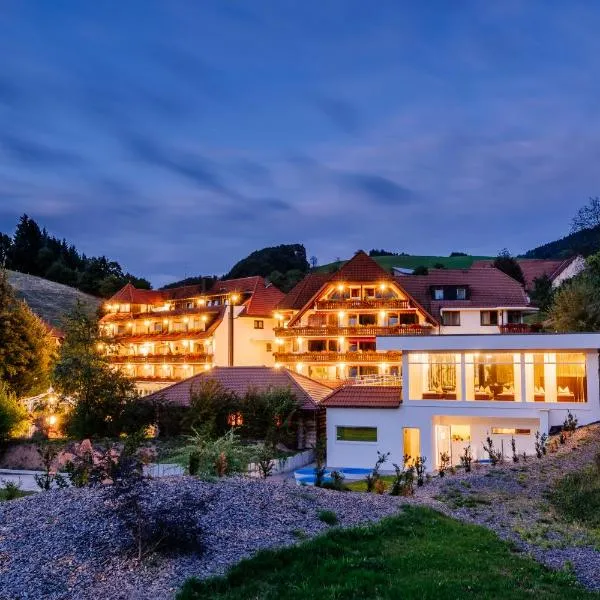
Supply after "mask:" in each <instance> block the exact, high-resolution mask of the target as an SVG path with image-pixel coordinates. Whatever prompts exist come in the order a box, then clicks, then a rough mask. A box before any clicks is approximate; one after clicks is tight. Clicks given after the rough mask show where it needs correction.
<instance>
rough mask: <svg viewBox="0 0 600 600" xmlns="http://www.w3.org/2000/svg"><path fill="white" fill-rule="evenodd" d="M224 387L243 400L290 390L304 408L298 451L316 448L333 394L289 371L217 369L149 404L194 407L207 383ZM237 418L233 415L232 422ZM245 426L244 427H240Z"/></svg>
mask: <svg viewBox="0 0 600 600" xmlns="http://www.w3.org/2000/svg"><path fill="white" fill-rule="evenodd" d="M208 379H210V380H212V381H216V382H218V383H220V384H221V386H222V387H223V388H224V389H226V390H227V391H229V392H232V393H234V394H236V395H237V396H238V397H243V396H244V395H245V394H246V393H247V392H249V391H255V392H264V391H267V390H269V389H273V388H289V389H290V390H291V391H292V392H293V393H294V395H295V396H296V398H297V400H298V403H299V404H300V411H299V415H298V417H297V419H296V425H297V427H298V435H297V447H298V448H300V449H302V448H314V446H315V443H316V433H317V427H318V426H319V422H320V423H323V422H324V419H323V418H319V417H324V414H323V409H322V408H321V406H320V403H321V401H322V400H323V399H324V398H325V397H327V396H328V395H329V394H330V393H331V388H330V387H328V386H326V385H323V384H322V383H319V382H318V381H314V380H312V379H309V378H308V377H305V376H304V375H300V374H299V373H293V372H291V371H288V370H286V369H275V368H273V367H215V368H213V369H211V370H210V371H207V372H204V373H200V374H198V375H194V376H193V377H190V378H188V379H186V380H185V381H180V382H178V383H175V384H173V385H170V386H169V387H166V388H164V389H162V390H160V391H158V392H155V393H153V394H151V395H150V396H148V400H160V401H162V402H166V403H167V404H169V405H171V406H177V407H187V406H190V401H191V398H192V396H193V394H194V392H195V390H197V389H198V388H199V386H200V384H201V382H202V381H203V380H208ZM233 420H235V415H232V421H233ZM238 425H241V423H238Z"/></svg>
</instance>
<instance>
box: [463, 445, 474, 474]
mask: <svg viewBox="0 0 600 600" xmlns="http://www.w3.org/2000/svg"><path fill="white" fill-rule="evenodd" d="M472 462H473V455H472V454H471V446H465V449H464V452H463V454H462V455H461V457H460V464H461V465H462V466H463V467H464V469H465V473H470V472H471V463H472Z"/></svg>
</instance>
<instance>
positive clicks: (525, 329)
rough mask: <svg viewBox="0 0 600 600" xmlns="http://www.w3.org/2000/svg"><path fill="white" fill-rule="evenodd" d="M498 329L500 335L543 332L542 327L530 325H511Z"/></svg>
mask: <svg viewBox="0 0 600 600" xmlns="http://www.w3.org/2000/svg"><path fill="white" fill-rule="evenodd" d="M498 327H499V329H500V333H539V332H540V330H541V325H538V324H532V325H529V324H528V323H509V324H507V325H499V326H498Z"/></svg>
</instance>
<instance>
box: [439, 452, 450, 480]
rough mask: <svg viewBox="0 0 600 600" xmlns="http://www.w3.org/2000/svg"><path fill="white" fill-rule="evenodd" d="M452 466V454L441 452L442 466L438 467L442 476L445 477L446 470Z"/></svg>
mask: <svg viewBox="0 0 600 600" xmlns="http://www.w3.org/2000/svg"><path fill="white" fill-rule="evenodd" d="M449 466H450V455H449V454H448V453H447V452H442V453H441V454H440V466H439V468H438V474H439V476H440V477H444V476H445V475H446V471H447V470H448V467H449Z"/></svg>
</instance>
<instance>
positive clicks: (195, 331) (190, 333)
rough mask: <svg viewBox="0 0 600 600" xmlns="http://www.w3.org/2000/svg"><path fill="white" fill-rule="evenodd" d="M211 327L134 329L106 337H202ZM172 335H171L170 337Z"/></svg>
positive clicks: (168, 338)
mask: <svg viewBox="0 0 600 600" xmlns="http://www.w3.org/2000/svg"><path fill="white" fill-rule="evenodd" d="M209 328H210V325H207V326H206V328H204V327H189V328H188V329H186V330H183V331H174V330H171V331H167V330H163V331H145V332H143V333H142V332H137V331H136V332H132V331H125V332H123V333H115V334H114V335H110V334H108V335H106V336H105V337H106V338H107V339H109V340H128V341H129V338H131V340H133V339H134V338H136V339H137V338H139V339H140V340H144V339H146V338H163V339H164V340H170V339H180V338H181V339H184V338H186V337H193V338H196V337H198V336H200V337H202V336H203V334H205V333H206V332H207V330H208V329H209ZM169 336H171V337H169Z"/></svg>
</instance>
